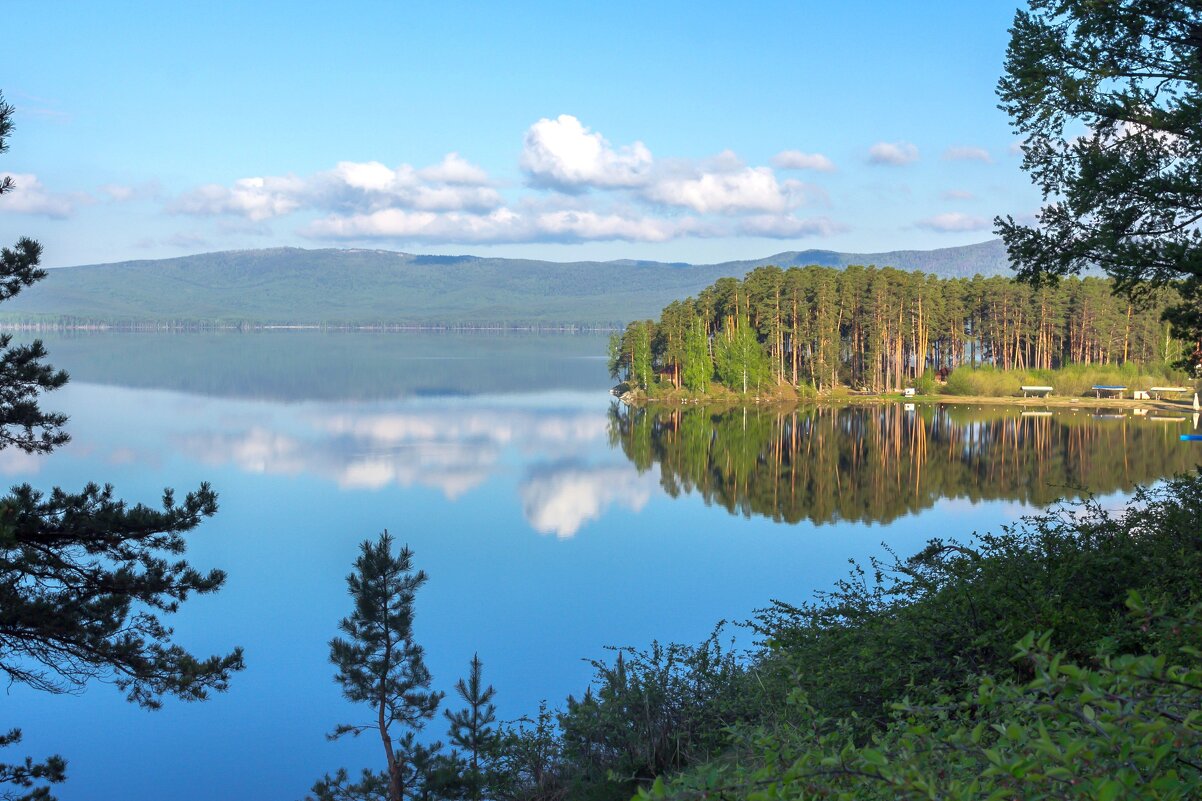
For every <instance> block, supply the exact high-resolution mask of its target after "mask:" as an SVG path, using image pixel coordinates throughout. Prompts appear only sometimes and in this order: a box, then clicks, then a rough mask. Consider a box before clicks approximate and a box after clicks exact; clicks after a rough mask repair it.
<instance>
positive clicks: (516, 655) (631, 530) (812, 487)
mask: <svg viewBox="0 0 1202 801" xmlns="http://www.w3.org/2000/svg"><path fill="white" fill-rule="evenodd" d="M45 341H46V343H47V347H48V349H49V351H50V354H51V362H52V363H53V364H55V365H56V366H59V367H63V368H65V369H67V370H68V371H69V372H70V373H71V374H72V381H71V383H70V384H68V385H67V387H66V388H64V389H63V390H61V391H59V392H57V393H54V394H52V395H51V396H49V398H47V400H46V402H45V403H44V404H43V405H44V407H45V408H48V409H55V410H61V411H64V412H66V413H67V414H69V415H70V418H71V419H70V423H69V425H68V430H69V431H70V432H71V434H72V437H73V440H72V442H71V443H70V444H69V445H67V446H65V447H63V448H62V449H60V450H59V451H57V452H56V453H54V454H52V455H50V456H46V457H32V456H27V455H24V454H21V453H19V452H16V451H13V450H11V449H10V450H5V451H0V473H3V475H4V477H5V478H6V479H7V480H8V482H9V483H10V484H16V483H21V482H29V483H31V484H33V485H34V486H35V487H37V488H42V489H48V488H49V487H51V486H53V485H61V486H64V487H65V488H69V489H76V490H78V489H79V488H81V487H82V486H83V484H85V483H86V482H88V481H98V482H102V483H103V482H110V483H112V484H113V485H114V487H115V489H116V491H117V494H118V495H119V496H120V497H123V498H125V499H127V500H128V501H130V502H135V501H143V502H147V503H155V502H156V501H157V499H158V498H159V497H160V495H161V493H162V490H163V488H164V487H168V486H170V487H175V488H176V490H177V491H178V492H181V493H182V492H184V491H186V490H188V489H191V488H194V487H195V486H196V485H198V484H199V483H200V482H201V481H209V482H211V483H212V485H213V486H214V488H215V489H216V490H217V492H218V493H219V496H220V505H221V510H220V512H219V513H218V515H217V516H216V517H215V518H213V519H212V520H210V521H208V522H206V523H205V524H204V525H203V526H202V527H201V528H200V529H199V530H198V531H197V532H195V533H194V534H193V535H192V536H191V546H190V550H189V553H188V558H189V560H190V561H191V562H192V563H193V564H195V565H197V566H199V567H202V568H206V569H207V568H212V567H220V568H222V569H224V570H226V571H227V573H228V576H229V578H228V582H227V585H226V586H225V587H224V588H223V589H222V590H221V592H219V593H218V594H216V595H214V596H210V597H205V598H196V599H191V600H189V601H188V602H187V603H186V604H185V605H184V607H183V610H182V612H181V613H180V614H179V615H176V616H175V619H174V624H175V628H176V632H177V639H178V641H180V642H181V643H182V644H184V645H185V646H187V647H188V648H190V649H191V650H193V651H194V652H198V653H202V654H207V653H211V652H217V651H224V650H228V649H229V648H230V647H232V646H233V645H242V646H244V647H245V649H246V662H247V669H246V670H245V671H244V672H242V673H240V674H237V675H236V676H235V678H234V681H233V687H232V689H231V690H230V691H229V692H228V693H226V694H223V695H218V696H215V697H214V698H213V699H212V700H210V701H207V702H205V703H202V704H184V703H180V702H177V701H168V702H167V703H166V704H165V707H164V709H162V710H160V711H156V712H147V711H144V710H141V709H138V708H136V707H134V706H131V705H129V704H127V703H126V702H124V701H123V700H122V697H121V696H120V694H119V693H118V692H117V691H116V690H115V689H113V688H111V687H106V686H103V685H99V684H93V685H91V686H89V687H88V689H87V690H86V692H84V693H82V694H80V695H72V696H55V697H52V696H47V695H45V694H42V693H34V692H32V691H30V690H28V689H27V688H24V687H22V686H12V687H10V688H9V691H8V697H7V699H6V705H7V710H8V714H7V716H6V720H5V725H6V726H20V727H22V728H23V729H24V732H25V738H26V739H25V742H24V743H23V744H22V745H21V746H20V749H21V751H20V753H21V754H26V753H28V754H31V755H37V756H41V755H45V754H48V753H53V752H58V753H62V754H63V755H64V756H65V757H67V759H68V761H69V763H70V764H69V776H70V778H69V781H68V782H67V784H66V785H64V786H63V787H62V788H61V789H59V790H57V791H56V793H57V795H58V796H59V797H60V798H61V799H63V801H109V800H110V799H114V798H125V799H134V800H139V799H145V800H146V801H150V800H151V799H161V798H171V799H182V800H185V801H187V800H190V799H216V798H245V799H256V801H276V800H277V799H278V800H279V801H285V800H286V799H287V800H291V799H298V798H301V797H303V796H304V794H305V792H306V791H307V790H308V788H309V787H310V786H311V785H312V783H313V781H314V780H315V779H317V778H319V777H320V776H321V774H322V773H324V772H326V771H333V770H334V769H336V768H338V767H340V766H345V767H347V768H349V769H351V771H352V772H357V770H358V769H359V768H360V767H364V766H371V767H378V766H379V763H380V755H379V745H378V742H377V741H375V740H374V739H373V738H371V737H365V738H362V739H361V740H360V741H354V740H344V741H340V742H337V743H331V742H327V741H326V739H325V736H324V735H325V734H326V733H327V732H329V731H330V730H331V729H332V728H333V727H334V726H335V725H336V724H338V723H342V722H357V721H359V720H361V719H364V718H366V717H367V714H365V710H360V709H356V708H355V707H352V706H350V705H348V704H346V703H345V702H344V701H342V699H341V698H340V696H339V692H338V689H337V687H336V686H335V684H334V682H333V681H332V676H333V667H332V666H331V665H329V664H328V662H327V655H328V645H327V644H328V641H329V639H330V638H331V637H332V636H333V635H334V634H335V632H336V627H337V624H338V621H339V619H340V618H342V617H343V616H344V615H346V614H348V613H349V612H350V603H349V599H348V596H347V593H346V587H345V581H344V578H345V576H346V574H347V573H348V572H349V570H350V566H351V563H352V561H353V560H354V559H355V557H356V554H357V547H358V544H359V543H360V542H361V541H363V540H364V539H367V538H374V537H375V536H376V535H377V534H378V533H379V532H380V531H382V530H383V529H388V530H389V531H390V532H391V533H392V534H393V535H394V536H395V537H396V539H397V540H398V541H399V542H402V543H408V544H409V545H410V546H411V547H412V549H413V551H414V553H415V560H416V565H417V566H418V567H420V568H421V569H423V570H425V571H426V572H427V573H428V574H429V576H430V579H429V582H428V584H427V585H426V586H425V587H424V588H423V589H422V590H421V591H420V593H419V595H418V599H417V618H416V623H415V630H416V637H417V639H418V641H419V642H420V643H421V644H422V645H423V646H424V647H425V648H426V654H427V660H428V665H429V667H430V669H431V671H432V673H433V675H434V677H435V683H436V685H437V687H439V688H441V689H443V690H446V691H448V692H451V690H452V687H453V685H454V683H455V681H456V679H457V678H459V677H460V676H461V675H463V674H464V673H465V672H466V670H467V666H468V661H469V660H470V659H471V657H472V655H473V654H475V653H478V654H479V655H480V657H481V659H482V660H483V662H484V666H485V678H486V680H487V681H489V682H491V683H492V684H494V685H495V686H496V688H497V704H498V711H499V715H500V717H501V718H502V719H514V718H517V717H520V716H522V715H524V714H529V713H533V712H534V711H536V710H537V706H538V702H539V701H540V700H541V699H547V700H548V701H549V702H550V703H551V704H552V706H554V705H558V704H561V703H562V701H563V699H564V698H565V696H566V695H567V694H569V693H576V694H579V693H580V692H582V691H583V690H584V688H585V686H586V685H587V683H588V680H589V676H590V672H591V669H590V667H589V666H588V664H587V663H586V662H585V660H586V659H588V658H596V657H601V656H604V655H605V654H606V651H605V650H604V647H605V646H607V645H636V646H642V645H645V644H648V643H649V642H650V641H652V640H654V639H658V640H660V641H664V642H666V641H673V640H675V641H683V642H697V641H699V640H701V639H703V638H704V637H705V636H706V635H707V634H708V633H709V632H710V631H711V630H712V628H713V626H714V625H715V624H716V623H717V622H718V621H719V620H724V619H725V620H730V621H741V620H746V619H747V618H748V617H750V616H751V615H752V614H753V612H754V610H755V609H757V608H759V607H762V606H764V605H766V604H767V603H768V602H769V600H770V599H774V598H777V599H782V600H786V601H792V602H801V601H804V600H806V599H807V598H808V597H810V595H811V594H812V593H813V591H815V590H817V589H822V588H826V587H829V586H830V585H831V584H832V583H833V582H834V581H835V580H836V579H837V578H839V577H840V576H842V575H844V574H845V573H846V571H847V569H848V563H847V560H848V559H849V558H856V559H860V560H866V559H868V558H869V557H870V556H872V555H874V554H881V553H883V548H882V543H887V544H888V545H889V546H890V547H892V548H893V549H894V550H896V551H897V552H898V553H899V554H902V555H905V554H908V553H910V552H913V551H915V550H917V549H918V548H919V547H920V546H921V545H922V544H923V543H924V542H925V541H926V540H927V539H928V538H930V537H933V536H940V537H948V536H962V537H964V538H968V537H970V536H971V534H972V532H973V531H974V530H982V531H983V530H990V529H996V528H997V527H999V526H1001V525H1003V524H1005V523H1008V522H1013V521H1014V520H1016V519H1017V518H1019V517H1021V516H1022V515H1023V514H1025V513H1027V512H1029V511H1030V510H1031V509H1033V508H1035V507H1036V506H1037V505H1039V504H1044V503H1047V502H1049V501H1051V500H1053V499H1054V498H1057V497H1060V496H1064V495H1075V494H1078V493H1079V492H1080V491H1081V489H1082V488H1088V489H1091V490H1094V491H1096V492H1098V493H1100V498H1101V501H1102V503H1104V504H1106V505H1108V506H1117V505H1119V504H1121V502H1122V499H1123V498H1124V497H1126V495H1127V494H1128V493H1129V492H1130V491H1131V489H1132V487H1133V486H1135V485H1136V484H1138V483H1146V482H1150V481H1154V480H1156V479H1158V478H1160V477H1162V476H1165V475H1168V474H1170V473H1173V472H1178V471H1183V470H1187V469H1190V468H1191V467H1192V466H1193V465H1194V464H1195V463H1196V462H1197V461H1198V460H1199V451H1198V450H1197V447H1196V446H1190V445H1189V444H1186V443H1181V442H1179V441H1178V434H1179V433H1184V432H1185V431H1187V430H1194V429H1193V426H1194V425H1195V423H1194V421H1193V420H1191V419H1182V420H1158V419H1152V417H1153V416H1151V415H1144V416H1140V417H1135V416H1128V417H1123V418H1121V419H1118V418H1110V417H1105V416H1097V415H1095V414H1094V413H1093V412H1091V411H1086V410H1071V409H1066V410H1057V411H1056V413H1055V414H1051V415H1043V414H1039V415H1030V414H1028V415H1025V416H1024V415H1022V414H1020V411H1019V410H1018V409H1006V408H997V407H992V408H988V409H974V408H965V407H955V408H953V407H946V406H918V407H916V408H914V409H912V410H910V409H907V408H906V407H905V406H903V405H901V404H889V405H885V406H872V407H845V408H812V409H799V410H796V411H776V410H768V411H757V410H755V409H754V408H752V409H728V410H725V411H721V412H718V411H713V410H706V409H697V408H689V409H686V410H672V411H650V410H631V409H626V408H623V407H619V406H617V405H616V404H615V402H614V399H613V398H612V397H611V396H610V395H609V393H608V389H609V387H610V385H611V383H612V382H611V381H610V380H609V378H608V376H607V374H606V367H605V358H604V354H605V350H606V348H605V342H606V340H605V338H604V337H602V336H598V335H575V336H572V335H558V336H556V335H534V334H517V333H509V334H501V333H403V334H400V333H398V334H373V333H364V332H359V333H322V332H317V331H299V332H298V331H288V332H283V331H279V332H260V333H245V334H238V333H192V334H121V333H104V334H89V335H54V336H47V337H45ZM731 633H732V635H733V636H736V637H737V638H738V639H739V642H740V643H741V644H744V645H749V644H750V641H749V637H748V636H747V635H746V634H745V633H742V632H739V631H738V630H737V629H736V630H732V632H731ZM444 730H445V721H443V719H442V718H441V716H440V717H439V718H438V719H437V720H435V721H434V722H433V723H432V724H431V727H430V731H431V732H433V733H434V734H436V735H438V736H440V737H442V736H443V733H444ZM12 756H14V755H10V758H11V757H12Z"/></svg>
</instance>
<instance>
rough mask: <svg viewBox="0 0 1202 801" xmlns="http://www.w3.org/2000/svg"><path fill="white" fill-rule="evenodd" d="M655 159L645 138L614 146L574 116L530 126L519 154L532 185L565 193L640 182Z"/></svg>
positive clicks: (565, 115)
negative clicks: (632, 142)
mask: <svg viewBox="0 0 1202 801" xmlns="http://www.w3.org/2000/svg"><path fill="white" fill-rule="evenodd" d="M651 163H652V158H651V151H650V150H648V149H647V147H646V145H644V144H643V143H642V142H635V143H634V144H632V145H626V146H623V147H620V148H617V149H614V148H613V147H612V146H611V145H610V144H609V142H607V141H606V140H605V137H603V136H602V135H601V134H600V133H593V132H591V131H590V130H589V129H588V128H587V127H585V126H584V125H583V124H582V123H581V122H580V120H578V119H576V118H575V117H573V116H572V115H570V114H561V115H559V116H558V117H556V118H555V119H554V120H550V119H546V118H543V119H540V120H539V121H538V122H536V123H534V124H533V125H531V126H530V128H529V129H528V130H527V131H526V138H525V144H524V147H523V148H522V157H521V166H522V169H523V170H525V171H526V173H527V174H528V175H529V176H530V180H531V183H532V184H534V185H536V186H547V187H551V188H554V189H560V190H563V191H577V190H580V189H584V188H587V187H604V188H613V187H631V186H638V185H640V184H642V183H643V182H644V181H645V180H646V178H647V174H648V172H649V170H650V169H651Z"/></svg>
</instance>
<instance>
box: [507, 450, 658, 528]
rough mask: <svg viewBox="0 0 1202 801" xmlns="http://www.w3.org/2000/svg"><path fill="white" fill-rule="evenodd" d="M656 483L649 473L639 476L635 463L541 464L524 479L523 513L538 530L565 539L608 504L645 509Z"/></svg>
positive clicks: (592, 518) (634, 509)
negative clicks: (598, 464)
mask: <svg viewBox="0 0 1202 801" xmlns="http://www.w3.org/2000/svg"><path fill="white" fill-rule="evenodd" d="M656 486H657V482H656V481H655V479H654V477H653V476H652V475H651V474H650V473H644V474H642V475H640V474H639V473H638V471H637V470H636V469H635V468H634V466H633V465H623V466H605V467H588V466H584V465H580V464H576V463H567V464H560V465H552V466H547V467H541V468H536V469H534V470H531V471H530V474H529V475H528V476H527V477H526V480H525V481H523V482H522V486H521V490H520V492H521V496H522V512H523V514H525V515H526V520H527V521H528V522H529V523H530V525H531V526H533V527H534V530H535V531H537V532H539V533H540V534H554V535H555V536H557V537H559V538H560V539H566V538H568V537H571V536H573V535H574V534H575V533H576V532H577V531H578V530H579V529H580V527H581V526H582V525H584V524H585V523H587V522H589V521H590V520H596V519H597V518H599V517H600V516H601V514H602V512H604V511H605V508H606V507H607V506H612V505H614V504H618V505H620V506H624V507H626V508H627V509H629V510H631V511H632V512H638V511H640V510H642V508H643V507H644V506H645V505H646V504H647V501H648V500H650V498H651V493H652V491H653V489H654V488H655V487H656Z"/></svg>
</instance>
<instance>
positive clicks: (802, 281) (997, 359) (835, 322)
mask: <svg viewBox="0 0 1202 801" xmlns="http://www.w3.org/2000/svg"><path fill="white" fill-rule="evenodd" d="M1178 301H1179V298H1178V297H1177V296H1176V293H1175V291H1174V290H1173V289H1172V288H1161V289H1158V290H1155V291H1149V292H1148V293H1146V294H1145V296H1144V297H1142V298H1141V299H1140V300H1139V301H1138V302H1137V301H1136V300H1134V299H1131V298H1128V297H1124V296H1119V295H1116V294H1115V293H1114V292H1113V285H1112V281H1110V280H1109V279H1104V278H1095V277H1086V278H1072V277H1070V278H1065V279H1062V280H1059V281H1057V282H1056V283H1054V284H1045V285H1043V286H1038V287H1036V286H1032V285H1030V284H1027V283H1020V282H1018V281H1015V280H1013V279H1010V278H1003V277H993V278H982V277H981V276H976V277H974V278H939V277H938V276H935V275H928V274H924V273H916V272H907V271H903V270H896V269H893V268H889V267H884V268H877V267H860V266H851V267H847V268H846V269H843V270H840V269H835V268H830V267H818V266H810V267H791V268H789V269H787V270H782V269H780V268H779V267H771V266H768V267H759V268H756V269H755V270H752V271H751V272H749V273H748V274H747V276H746V277H745V278H743V280H738V279H736V278H721V279H719V280H718V281H716V282H715V283H714V284H712V285H711V286H709V287H707V288H705V289H704V290H702V291H701V292H700V293H698V295H697V297H695V298H692V297H690V298H686V299H685V300H682V301H677V302H673V303H671V304H669V305H668V306H667V307H666V308H664V310H663V312H662V314H661V315H660V318H659V320H658V321H655V320H641V321H636V322H633V323H630V324H629V325H628V326H627V327H626V329H625V330H624V331H623V332H621V333H620V334H615V335H614V336H613V337H612V338H611V341H610V355H609V367H610V373H611V375H612V376H613V377H614V378H616V379H621V380H624V381H626V382H627V383H628V384H629V385H631V386H632V387H637V388H639V389H642V390H645V391H646V390H654V389H655V388H673V389H681V388H684V389H687V390H690V391H692V392H696V393H704V392H706V391H708V390H709V388H710V384H711V383H713V382H717V383H720V384H722V385H723V386H725V387H726V388H727V389H731V390H734V391H737V392H748V391H753V390H754V391H757V392H759V391H764V390H765V389H767V388H769V387H773V386H785V385H787V386H791V387H793V388H801V389H810V390H814V391H829V390H831V389H832V388H835V387H839V386H850V387H853V388H865V389H868V390H871V391H874V392H880V391H885V390H891V389H899V388H901V387H902V386H903V385H912V384H914V383H917V382H918V381H919V380H920V379H921V378H922V376H923V375H924V374H934V373H938V372H939V371H944V374H946V371H950V370H952V369H954V368H956V367H959V366H963V365H971V366H976V365H990V366H992V367H997V368H1000V369H1006V370H1029V369H1038V370H1052V369H1057V368H1061V367H1065V366H1068V365H1078V364H1085V365H1091V364H1096V365H1115V364H1125V363H1130V362H1137V363H1143V364H1149V363H1169V362H1174V361H1177V360H1179V359H1181V358H1182V357H1183V355H1184V345H1183V343H1182V342H1180V341H1178V340H1176V339H1175V338H1174V337H1173V336H1172V334H1171V332H1170V329H1169V325H1168V324H1167V323H1165V322H1164V321H1163V320H1162V319H1161V316H1162V314H1163V312H1164V310H1165V309H1167V308H1170V307H1172V306H1173V305H1174V304H1175V303H1177V302H1178ZM932 378H933V376H932Z"/></svg>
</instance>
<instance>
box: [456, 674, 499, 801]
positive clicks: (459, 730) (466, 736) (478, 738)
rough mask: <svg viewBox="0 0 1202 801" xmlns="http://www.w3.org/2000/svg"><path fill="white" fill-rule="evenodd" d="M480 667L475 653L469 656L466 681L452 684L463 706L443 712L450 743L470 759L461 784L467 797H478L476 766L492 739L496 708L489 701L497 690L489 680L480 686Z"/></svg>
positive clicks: (480, 776)
mask: <svg viewBox="0 0 1202 801" xmlns="http://www.w3.org/2000/svg"><path fill="white" fill-rule="evenodd" d="M482 668H483V663H481V661H480V656H479V654H476V655H474V656H472V662H471V671H470V672H469V673H468V677H467V681H464V680H463V679H460V680H459V681H458V682H457V683H456V684H455V692H456V693H458V695H459V698H460V699H461V700H462V701H463V702H464V703H465V704H467V706H466V707H464V708H463V709H460V710H459V711H458V712H451V711H450V710H447V711H445V712H444V713H443V714H445V715H446V717H447V720H449V721H450V723H451V728H450V730H449V731H448V737H449V738H450V741H451V744H452V745H455V746H458V747H460V748H462V749H463V750H464V752H465V753H466V754H468V758H469V760H470V761H469V767H468V775H467V776H466V777H465V781H464V784H465V786H466V790H467V792H468V797H469V798H471V799H473V801H480V798H481V796H482V794H483V792H484V789H485V784H486V780H485V775H484V772H483V771H482V770H481V768H480V761H481V757H482V756H486V755H487V752H488V751H489V749H490V748H491V747H492V745H493V743H494V741H495V740H496V732H495V731H494V730H493V728H492V725H491V724H493V723H495V722H496V720H497V708H496V706H494V705H493V703H492V699H493V696H494V695H496V694H497V691H496V689H494V688H493V686H492V685H491V684H490V685H488V686H487V687H484V686H483V681H482V680H481V678H480V672H481V669H482Z"/></svg>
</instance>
